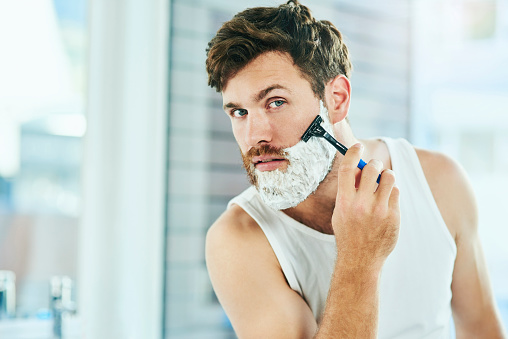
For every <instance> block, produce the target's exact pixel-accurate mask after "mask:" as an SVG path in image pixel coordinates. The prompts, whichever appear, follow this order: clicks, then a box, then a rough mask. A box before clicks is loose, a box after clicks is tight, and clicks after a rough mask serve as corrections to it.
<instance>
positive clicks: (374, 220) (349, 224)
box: [318, 144, 400, 338]
mask: <svg viewBox="0 0 508 339" xmlns="http://www.w3.org/2000/svg"><path fill="white" fill-rule="evenodd" d="M358 146H359V144H357V145H355V146H353V147H351V148H350V149H349V151H348V152H347V154H346V156H345V157H344V159H343V160H342V162H341V164H340V166H339V180H338V182H339V187H338V194H337V200H336V203H335V210H334V213H333V216H332V226H333V229H334V234H335V237H336V240H337V244H339V245H338V246H337V247H338V255H337V261H336V264H335V270H334V274H333V277H332V281H331V286H330V292H329V295H328V300H327V304H326V308H325V314H324V316H323V321H322V324H321V327H320V329H319V332H318V337H320V336H319V335H322V336H323V338H332V337H333V338H376V337H377V324H378V318H379V314H378V313H379V280H380V274H381V268H382V266H383V264H384V262H385V260H386V258H387V257H388V255H389V254H390V253H391V252H392V250H393V249H394V247H395V244H396V242H397V239H398V233H399V226H400V208H399V190H398V188H397V187H396V186H395V177H394V174H393V172H392V171H391V170H385V171H383V172H382V173H381V180H380V183H379V186H377V184H376V180H377V177H378V175H379V172H380V171H381V170H382V167H383V165H382V163H381V162H380V161H377V160H371V161H369V163H368V164H367V165H366V166H365V167H364V169H363V171H362V172H360V171H359V170H358V169H357V168H356V165H357V164H358V161H359V160H360V155H361V153H362V150H361V149H360V148H359V147H358ZM359 176H361V180H360V182H359V185H358V189H356V182H357V179H358V177H359ZM320 338H321V337H320Z"/></svg>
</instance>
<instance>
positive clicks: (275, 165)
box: [252, 157, 288, 172]
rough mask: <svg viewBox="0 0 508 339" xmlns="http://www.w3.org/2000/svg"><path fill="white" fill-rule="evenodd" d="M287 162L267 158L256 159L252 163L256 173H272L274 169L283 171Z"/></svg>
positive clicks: (281, 159)
mask: <svg viewBox="0 0 508 339" xmlns="http://www.w3.org/2000/svg"><path fill="white" fill-rule="evenodd" d="M287 162H288V160H287V159H284V158H268V157H258V158H257V159H253V161H252V163H253V164H254V167H255V168H256V169H257V170H258V171H262V172H264V171H273V170H276V169H284V168H285V167H286V166H285V165H286V164H287Z"/></svg>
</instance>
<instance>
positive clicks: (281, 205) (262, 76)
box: [207, 1, 351, 209]
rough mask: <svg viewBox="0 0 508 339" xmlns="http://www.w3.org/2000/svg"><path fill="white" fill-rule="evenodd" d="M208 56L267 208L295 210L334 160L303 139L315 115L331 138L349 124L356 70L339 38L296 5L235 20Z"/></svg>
mask: <svg viewBox="0 0 508 339" xmlns="http://www.w3.org/2000/svg"><path fill="white" fill-rule="evenodd" d="M207 53H208V58H207V70H208V74H209V83H210V85H211V86H212V87H215V88H216V89H217V91H220V92H222V99H223V103H224V110H225V112H226V113H227V114H228V115H229V117H230V118H231V124H232V128H233V134H234V136H235V138H236V141H237V142H238V145H239V146H240V151H241V153H242V157H243V160H244V166H245V168H246V169H247V172H248V175H249V179H250V180H251V182H252V183H253V184H254V185H255V186H256V188H257V189H258V191H259V192H260V195H261V197H262V199H263V201H264V202H265V203H267V204H268V205H269V206H271V207H273V208H275V209H286V208H290V207H294V206H296V205H297V204H299V203H300V202H302V201H303V200H305V199H306V198H307V197H308V196H309V195H311V194H312V193H313V192H314V191H315V190H316V189H317V187H318V186H319V185H320V183H321V182H322V181H323V180H324V178H325V177H326V176H327V175H328V173H329V172H330V170H331V168H332V165H333V160H334V158H335V154H336V150H335V149H334V148H333V147H332V146H331V145H329V144H328V143H327V142H326V141H325V140H324V139H322V138H311V140H309V141H308V142H307V143H305V142H303V141H301V136H302V135H303V133H304V132H305V130H306V129H307V127H308V126H309V124H310V123H311V122H312V120H313V119H314V118H315V117H316V115H317V114H321V115H322V117H323V119H324V121H325V122H327V123H328V126H327V130H328V131H329V132H331V133H333V131H332V130H333V128H332V124H333V125H334V127H335V128H336V129H339V130H340V127H339V125H343V124H342V123H341V124H338V123H339V122H341V121H343V120H345V119H346V117H347V113H348V109H349V99H350V94H351V88H350V83H349V80H348V78H347V77H348V76H349V75H350V71H351V64H350V61H349V57H348V52H347V48H346V47H345V45H344V44H343V42H342V37H341V35H340V33H339V32H338V31H337V30H336V29H335V27H333V26H332V24H331V23H328V22H319V21H316V20H315V19H314V18H313V17H312V16H311V14H310V12H309V10H308V9H307V8H306V7H304V6H301V5H300V4H298V3H297V2H296V1H294V2H293V1H290V2H289V3H288V4H286V5H282V6H279V7H277V8H253V9H248V10H246V11H244V12H241V13H239V14H237V15H236V16H235V17H234V18H233V19H232V20H231V21H229V22H226V23H225V24H224V25H223V26H222V28H221V29H220V30H219V31H218V33H217V35H216V36H215V37H214V38H213V39H212V40H211V41H210V43H209V47H208V50H207ZM346 125H347V123H346ZM339 133H340V132H339ZM339 139H340V137H339Z"/></svg>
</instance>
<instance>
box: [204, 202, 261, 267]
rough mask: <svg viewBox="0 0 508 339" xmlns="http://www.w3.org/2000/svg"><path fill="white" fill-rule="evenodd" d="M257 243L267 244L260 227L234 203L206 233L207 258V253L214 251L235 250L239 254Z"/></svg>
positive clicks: (213, 252)
mask: <svg viewBox="0 0 508 339" xmlns="http://www.w3.org/2000/svg"><path fill="white" fill-rule="evenodd" d="M259 245H261V247H265V246H269V244H268V241H267V240H266V237H265V236H264V234H263V232H262V230H261V228H260V227H259V225H258V224H257V223H256V221H255V220H254V219H253V218H252V217H251V216H250V215H249V214H248V213H247V212H245V211H244V210H243V209H242V208H241V207H240V206H238V205H235V204H233V205H232V206H231V207H230V208H228V209H227V210H226V211H225V212H224V213H223V214H222V215H221V216H220V217H219V218H218V219H217V221H216V222H215V223H214V224H213V225H212V226H211V227H210V228H209V230H208V232H207V235H206V255H207V259H209V255H210V256H213V255H217V254H218V253H216V252H225V253H227V252H229V251H236V252H235V253H236V254H241V253H243V252H244V251H246V250H248V249H249V248H250V249H251V250H252V248H254V247H256V246H259ZM265 249H266V248H265Z"/></svg>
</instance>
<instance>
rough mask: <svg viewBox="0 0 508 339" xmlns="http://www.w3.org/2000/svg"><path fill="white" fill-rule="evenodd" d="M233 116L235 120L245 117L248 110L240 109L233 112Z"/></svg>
mask: <svg viewBox="0 0 508 339" xmlns="http://www.w3.org/2000/svg"><path fill="white" fill-rule="evenodd" d="M231 115H232V116H233V117H235V118H240V117H243V116H244V115H247V110H246V109H243V108H238V109H235V110H232V111H231Z"/></svg>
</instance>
